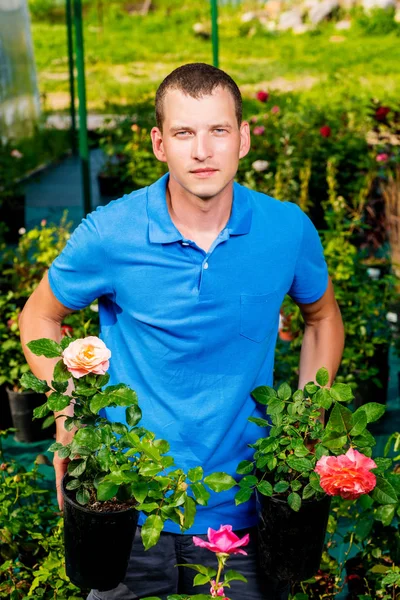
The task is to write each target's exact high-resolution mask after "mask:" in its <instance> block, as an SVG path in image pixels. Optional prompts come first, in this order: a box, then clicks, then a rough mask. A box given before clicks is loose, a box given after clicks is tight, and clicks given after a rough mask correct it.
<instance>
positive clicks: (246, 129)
mask: <svg viewBox="0 0 400 600" xmlns="http://www.w3.org/2000/svg"><path fill="white" fill-rule="evenodd" d="M250 145H251V140H250V125H249V124H248V122H247V121H243V122H242V124H241V125H240V150H239V158H243V157H244V156H246V154H248V152H249V150H250Z"/></svg>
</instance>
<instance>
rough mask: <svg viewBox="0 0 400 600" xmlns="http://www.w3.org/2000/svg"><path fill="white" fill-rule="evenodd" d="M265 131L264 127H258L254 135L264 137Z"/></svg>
mask: <svg viewBox="0 0 400 600" xmlns="http://www.w3.org/2000/svg"><path fill="white" fill-rule="evenodd" d="M264 131H265V127H264V125H257V126H256V127H254V129H253V133H254V135H262V134H263V133H264Z"/></svg>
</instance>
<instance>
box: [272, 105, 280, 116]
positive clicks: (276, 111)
mask: <svg viewBox="0 0 400 600" xmlns="http://www.w3.org/2000/svg"><path fill="white" fill-rule="evenodd" d="M271 112H272V114H273V115H279V113H280V112H281V109H280V108H279V106H276V105H275V106H273V107H272V108H271Z"/></svg>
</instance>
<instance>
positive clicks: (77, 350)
mask: <svg viewBox="0 0 400 600" xmlns="http://www.w3.org/2000/svg"><path fill="white" fill-rule="evenodd" d="M110 357H111V352H110V350H109V349H108V348H107V346H106V345H105V343H104V342H103V341H102V340H100V339H99V338H98V337H95V336H88V337H85V338H81V339H79V340H75V341H74V342H71V344H70V345H69V346H68V347H67V348H66V349H65V350H64V352H63V353H62V358H63V361H64V364H65V365H66V366H67V369H68V371H69V372H70V373H71V374H72V375H73V377H76V378H77V379H79V378H80V377H83V376H84V375H87V374H88V373H94V374H95V375H104V374H105V372H106V371H107V369H108V367H109V366H110V363H109V358H110Z"/></svg>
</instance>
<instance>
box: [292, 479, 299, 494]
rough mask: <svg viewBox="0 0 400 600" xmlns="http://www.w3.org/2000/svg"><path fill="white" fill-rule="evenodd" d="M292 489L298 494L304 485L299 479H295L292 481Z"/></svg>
mask: <svg viewBox="0 0 400 600" xmlns="http://www.w3.org/2000/svg"><path fill="white" fill-rule="evenodd" d="M290 487H291V489H292V490H293V492H298V491H299V489H301V487H302V483H301V481H299V480H298V479H294V480H293V481H292V483H291V484H290Z"/></svg>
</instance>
